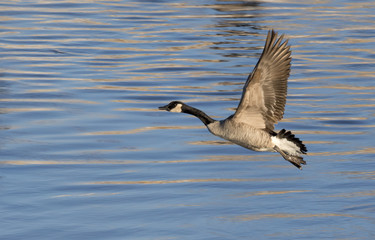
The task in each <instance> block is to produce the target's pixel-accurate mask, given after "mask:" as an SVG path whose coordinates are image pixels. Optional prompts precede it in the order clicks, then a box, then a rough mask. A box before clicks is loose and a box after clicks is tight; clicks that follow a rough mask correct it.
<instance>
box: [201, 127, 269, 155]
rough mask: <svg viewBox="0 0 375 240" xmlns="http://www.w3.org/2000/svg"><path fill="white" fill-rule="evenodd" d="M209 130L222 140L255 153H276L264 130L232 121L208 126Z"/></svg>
mask: <svg viewBox="0 0 375 240" xmlns="http://www.w3.org/2000/svg"><path fill="white" fill-rule="evenodd" d="M207 128H208V130H209V131H210V132H211V133H212V134H214V135H216V136H218V137H221V138H224V139H226V140H228V141H230V142H233V143H235V144H237V145H240V146H242V147H244V148H248V149H251V150H254V151H274V150H273V144H272V141H271V137H270V135H269V134H268V133H267V132H265V131H264V130H262V129H257V128H254V127H252V126H250V125H248V124H245V123H237V122H233V121H230V120H223V121H217V122H214V123H211V124H208V125H207Z"/></svg>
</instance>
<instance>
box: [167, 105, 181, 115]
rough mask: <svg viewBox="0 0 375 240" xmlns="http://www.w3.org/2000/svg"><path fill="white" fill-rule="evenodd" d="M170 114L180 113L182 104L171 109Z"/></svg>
mask: <svg viewBox="0 0 375 240" xmlns="http://www.w3.org/2000/svg"><path fill="white" fill-rule="evenodd" d="M170 112H177V113H180V112H182V104H180V103H179V104H177V105H176V107H174V108H172V109H171V110H170Z"/></svg>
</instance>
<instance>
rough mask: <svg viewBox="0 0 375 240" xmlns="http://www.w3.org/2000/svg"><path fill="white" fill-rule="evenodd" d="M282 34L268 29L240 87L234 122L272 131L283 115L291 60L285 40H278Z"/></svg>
mask: <svg viewBox="0 0 375 240" xmlns="http://www.w3.org/2000/svg"><path fill="white" fill-rule="evenodd" d="M283 37H284V35H281V36H280V37H279V38H278V36H277V33H275V32H274V31H273V30H272V31H269V32H268V35H267V39H266V44H265V46H264V49H263V53H262V55H261V56H260V59H259V61H258V63H257V65H256V66H255V68H254V70H253V71H252V73H251V74H250V75H249V77H248V79H247V81H246V83H245V86H244V87H243V92H242V98H241V101H240V103H239V105H238V108H237V111H236V112H235V114H234V115H233V117H232V119H233V120H234V121H238V122H245V123H246V124H250V125H252V126H254V127H256V128H263V129H264V128H267V129H269V130H273V129H274V124H275V123H277V122H278V121H279V120H281V119H282V118H283V114H284V107H285V102H286V95H287V81H288V77H289V72H290V62H291V57H290V55H291V51H290V46H288V40H285V41H284V42H282V41H283Z"/></svg>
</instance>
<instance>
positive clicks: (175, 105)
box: [159, 101, 185, 113]
mask: <svg viewBox="0 0 375 240" xmlns="http://www.w3.org/2000/svg"><path fill="white" fill-rule="evenodd" d="M183 106H185V104H184V103H183V102H180V101H172V102H170V103H168V104H167V105H165V106H162V107H159V110H166V111H168V112H179V113H180V112H183V109H182V107H183Z"/></svg>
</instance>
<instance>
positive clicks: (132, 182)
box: [83, 178, 285, 185]
mask: <svg viewBox="0 0 375 240" xmlns="http://www.w3.org/2000/svg"><path fill="white" fill-rule="evenodd" d="M257 181H263V182H273V181H285V179H284V178H283V179H281V178H263V179H258V178H207V179H177V180H141V181H97V182H86V183H83V184H87V185H130V184H176V183H202V182H257Z"/></svg>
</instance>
